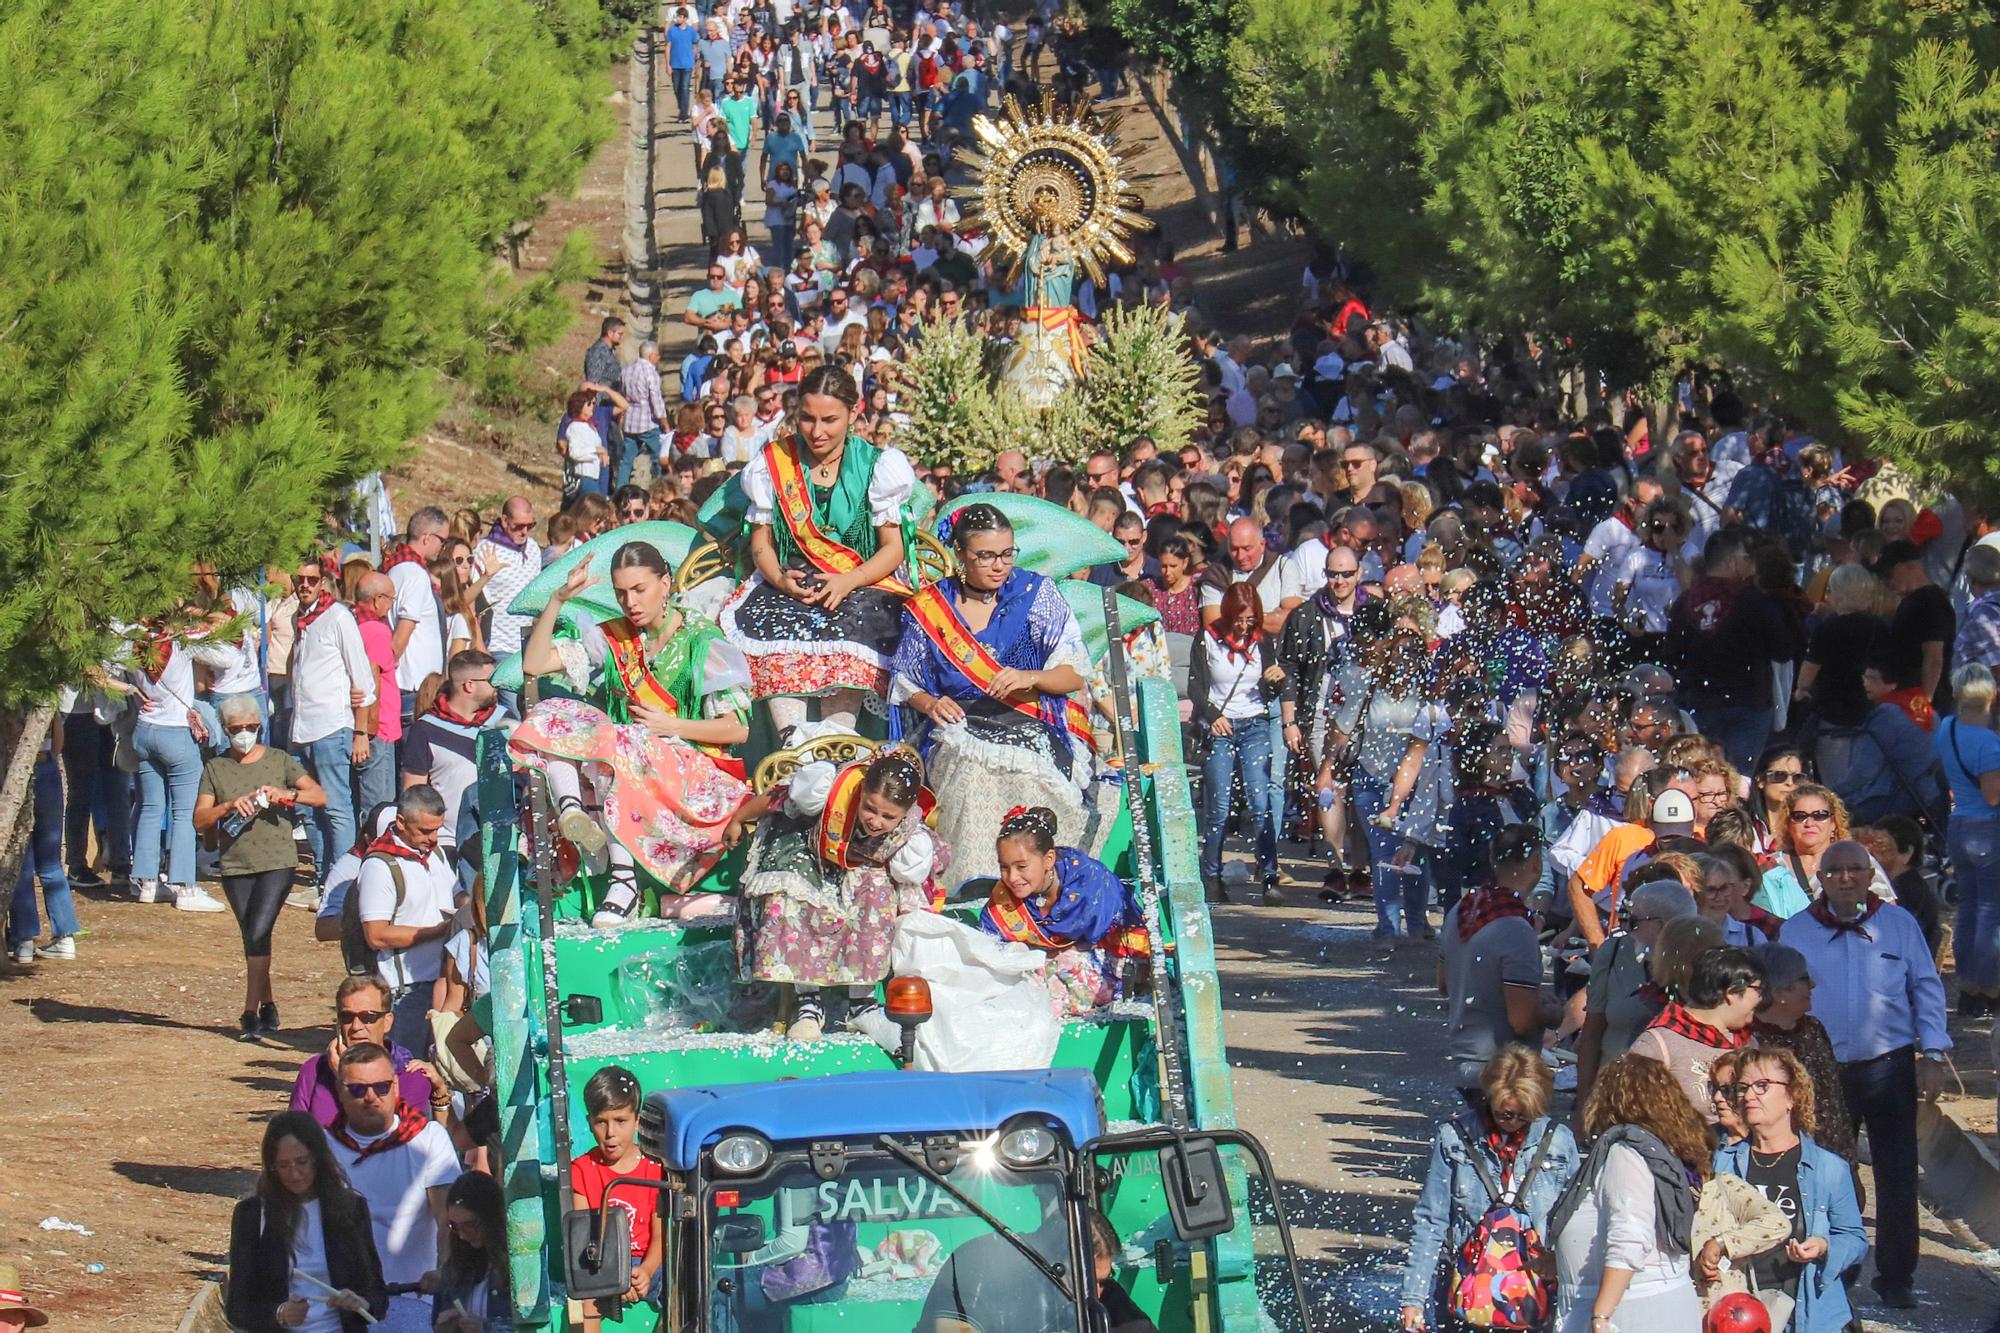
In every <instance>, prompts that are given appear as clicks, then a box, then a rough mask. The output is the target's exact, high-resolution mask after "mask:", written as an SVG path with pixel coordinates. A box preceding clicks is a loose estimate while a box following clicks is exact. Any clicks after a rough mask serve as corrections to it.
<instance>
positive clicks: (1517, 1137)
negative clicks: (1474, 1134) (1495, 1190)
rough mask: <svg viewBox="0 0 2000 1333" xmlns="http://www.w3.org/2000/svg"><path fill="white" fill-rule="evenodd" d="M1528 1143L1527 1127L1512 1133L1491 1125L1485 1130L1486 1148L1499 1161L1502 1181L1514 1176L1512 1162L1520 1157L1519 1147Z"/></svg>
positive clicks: (1524, 1126)
mask: <svg viewBox="0 0 2000 1333" xmlns="http://www.w3.org/2000/svg"><path fill="white" fill-rule="evenodd" d="M1527 1141H1528V1127H1527V1126H1526V1125H1523V1126H1522V1127H1521V1128H1519V1129H1517V1130H1514V1131H1512V1132H1511V1133H1510V1132H1509V1131H1507V1130H1504V1129H1501V1128H1500V1127H1499V1126H1498V1125H1491V1126H1489V1127H1488V1128H1487V1130H1486V1146H1487V1147H1489V1148H1491V1149H1492V1150H1493V1155H1494V1156H1495V1157H1497V1158H1499V1159H1500V1175H1501V1177H1502V1178H1503V1179H1504V1178H1506V1177H1508V1176H1511V1175H1513V1174H1514V1161H1515V1159H1516V1158H1518V1157H1519V1156H1520V1155H1521V1145H1522V1144H1523V1143H1526V1142H1527Z"/></svg>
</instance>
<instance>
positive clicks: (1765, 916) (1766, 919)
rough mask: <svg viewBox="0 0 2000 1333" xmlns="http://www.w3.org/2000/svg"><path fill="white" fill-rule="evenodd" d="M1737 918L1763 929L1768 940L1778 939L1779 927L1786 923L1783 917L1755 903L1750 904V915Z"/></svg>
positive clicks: (1746, 923) (1745, 923) (1747, 924)
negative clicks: (1774, 914)
mask: <svg viewBox="0 0 2000 1333" xmlns="http://www.w3.org/2000/svg"><path fill="white" fill-rule="evenodd" d="M1737 920H1739V921H1741V922H1742V923H1743V924H1744V925H1746V926H1755V927H1756V928H1757V929H1759V930H1761V931H1763V932H1764V938H1765V939H1767V940H1775V939H1777V938H1778V931H1779V929H1780V928H1781V927H1783V926H1784V924H1785V919H1784V918H1783V917H1781V916H1773V915H1771V913H1769V912H1767V911H1765V910H1764V909H1763V908H1761V907H1759V906H1757V905H1756V904H1755V903H1752V904H1750V912H1749V915H1747V916H1741V917H1738V918H1737Z"/></svg>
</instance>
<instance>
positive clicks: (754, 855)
mask: <svg viewBox="0 0 2000 1333" xmlns="http://www.w3.org/2000/svg"><path fill="white" fill-rule="evenodd" d="M870 757H872V756H867V757H863V758H861V759H857V760H855V761H854V762H852V763H849V764H845V765H842V766H840V767H835V766H834V765H833V764H831V763H827V762H825V761H821V762H818V763H811V764H805V765H802V766H801V767H800V768H799V770H798V771H797V772H795V773H793V774H792V776H791V777H790V778H789V779H788V780H787V781H785V782H783V783H780V784H779V785H778V786H776V787H774V788H773V789H772V791H771V809H770V813H768V814H767V815H765V817H764V819H763V822H762V823H761V824H760V825H759V826H758V829H757V836H756V839H755V840H754V841H753V842H752V843H751V845H750V856H749V860H748V861H747V862H746V863H745V865H744V871H743V889H742V893H741V902H740V909H739V912H738V915H737V927H736V956H737V959H738V961H739V964H740V966H741V968H742V975H743V979H744V980H745V981H779V982H785V983H787V984H790V985H794V986H808V987H813V986H848V985H856V984H859V983H863V982H875V981H880V980H882V979H883V978H884V977H886V976H888V975H889V946H890V944H891V942H892V940H893V938H894V935H895V928H896V918H898V917H900V916H903V915H905V914H907V913H910V912H928V911H932V910H934V909H935V907H936V905H937V904H938V902H939V901H941V899H942V897H943V895H942V893H940V892H939V891H938V889H937V887H936V878H937V876H938V875H940V874H942V873H943V872H944V868H945V866H946V864H947V863H949V862H950V860H951V851H950V849H949V848H947V847H946V846H945V845H944V844H943V843H941V842H939V841H938V840H937V839H936V838H935V837H933V836H932V835H931V832H930V830H929V829H927V828H925V827H924V812H925V810H926V809H927V807H928V806H929V804H930V799H929V794H928V793H925V794H924V795H923V796H922V797H921V798H920V799H919V800H918V801H917V803H916V804H915V805H912V806H911V807H910V808H909V810H908V811H906V812H905V813H904V815H903V818H902V821H901V822H900V823H898V824H897V825H896V826H895V827H894V828H892V829H890V830H889V831H888V832H887V833H884V834H881V835H880V836H878V837H873V838H869V837H863V836H862V835H861V832H860V826H859V820H858V818H857V816H858V815H859V812H860V809H861V783H862V779H863V777H865V776H866V774H867V771H868V763H869V758H870Z"/></svg>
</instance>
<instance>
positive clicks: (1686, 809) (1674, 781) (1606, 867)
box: [1568, 768, 1695, 949]
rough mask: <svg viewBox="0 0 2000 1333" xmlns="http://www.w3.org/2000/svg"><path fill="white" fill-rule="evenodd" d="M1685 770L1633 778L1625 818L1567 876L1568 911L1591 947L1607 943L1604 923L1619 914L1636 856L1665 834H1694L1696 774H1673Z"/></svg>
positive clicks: (1655, 771) (1661, 770)
mask: <svg viewBox="0 0 2000 1333" xmlns="http://www.w3.org/2000/svg"><path fill="white" fill-rule="evenodd" d="M1682 772H1683V771H1682V770H1677V769H1664V768H1656V769H1653V770H1652V771H1651V772H1649V773H1647V774H1646V776H1645V778H1644V779H1643V780H1641V781H1639V782H1636V783H1634V784H1633V785H1632V790H1631V792H1630V793H1629V794H1628V795H1627V796H1626V798H1625V820H1626V822H1625V823H1623V824H1620V825H1618V826H1617V827H1616V828H1613V829H1612V830H1611V831H1610V832H1608V833H1606V834H1605V835H1604V836H1603V837H1602V838H1599V839H1598V840H1597V845H1596V846H1594V847H1592V848H1591V849H1590V854H1589V855H1588V856H1585V857H1584V858H1583V860H1582V861H1580V862H1578V863H1577V867H1576V873H1575V874H1573V875H1571V876H1570V877H1569V885H1568V890H1569V905H1570V911H1571V913H1572V914H1573V915H1574V916H1575V918H1576V929H1577V933H1578V934H1579V935H1582V936H1583V938H1584V940H1585V941H1586V942H1587V943H1588V944H1589V945H1590V947H1591V948H1593V949H1594V948H1596V947H1597V946H1598V945H1600V944H1602V943H1604V939H1605V936H1606V934H1607V933H1608V930H1607V926H1606V923H1607V922H1610V921H1615V920H1616V919H1617V917H1618V895H1619V893H1620V891H1621V886H1622V885H1623V884H1624V882H1625V872H1626V870H1627V869H1628V868H1629V867H1630V866H1631V864H1632V862H1633V859H1634V858H1636V857H1640V856H1648V857H1649V856H1650V855H1651V853H1652V850H1653V848H1654V846H1655V845H1656V844H1658V842H1659V841H1660V840H1661V839H1662V838H1687V837H1693V836H1694V834H1695V804H1694V792H1693V788H1694V783H1695V778H1694V776H1693V775H1692V774H1684V775H1683V776H1679V777H1677V776H1675V775H1676V774H1677V773H1682Z"/></svg>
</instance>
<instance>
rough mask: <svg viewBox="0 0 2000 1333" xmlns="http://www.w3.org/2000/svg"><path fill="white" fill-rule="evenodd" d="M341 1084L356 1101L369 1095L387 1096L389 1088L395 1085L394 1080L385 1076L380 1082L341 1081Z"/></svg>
mask: <svg viewBox="0 0 2000 1333" xmlns="http://www.w3.org/2000/svg"><path fill="white" fill-rule="evenodd" d="M341 1086H342V1087H344V1088H346V1089H347V1095H348V1096H350V1097H352V1098H353V1099H354V1100H355V1101H357V1102H358V1101H362V1100H365V1099H366V1098H368V1097H371V1096H372V1097H376V1098H378V1099H379V1098H382V1097H387V1096H388V1095H389V1092H390V1089H392V1088H394V1087H395V1086H396V1080H395V1079H393V1078H385V1079H383V1080H382V1081H381V1082H380V1083H343V1084H341Z"/></svg>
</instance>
